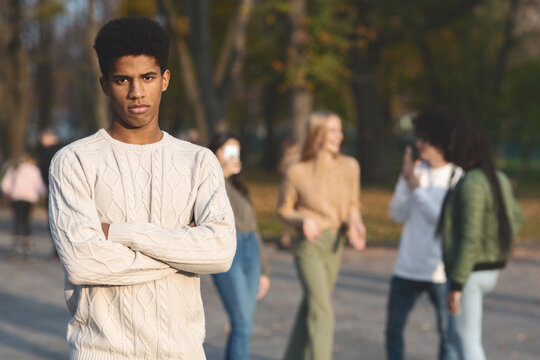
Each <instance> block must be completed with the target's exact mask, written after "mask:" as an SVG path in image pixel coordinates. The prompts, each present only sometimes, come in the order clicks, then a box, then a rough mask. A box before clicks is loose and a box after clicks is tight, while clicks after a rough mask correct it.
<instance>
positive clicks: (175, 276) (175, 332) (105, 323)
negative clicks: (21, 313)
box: [50, 18, 236, 360]
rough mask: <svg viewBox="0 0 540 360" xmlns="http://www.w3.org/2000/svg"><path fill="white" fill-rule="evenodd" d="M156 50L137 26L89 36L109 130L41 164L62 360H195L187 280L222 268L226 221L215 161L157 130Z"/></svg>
mask: <svg viewBox="0 0 540 360" xmlns="http://www.w3.org/2000/svg"><path fill="white" fill-rule="evenodd" d="M168 46H169V42H168V37H167V35H166V33H165V32H164V30H163V29H162V28H161V27H160V26H159V25H158V24H157V23H155V22H154V21H151V20H149V19H145V18H122V19H116V20H113V21H111V22H109V23H108V24H106V25H105V26H104V27H103V28H102V29H101V30H100V32H99V33H98V35H97V37H96V41H95V46H94V47H95V49H96V52H97V56H98V58H99V64H100V68H101V72H102V75H103V76H102V78H101V79H100V82H101V86H102V88H103V91H104V93H105V94H106V95H107V96H108V97H109V100H110V105H111V113H112V123H111V126H110V127H109V128H108V129H107V130H105V129H101V130H99V131H98V132H97V133H95V134H94V135H92V136H89V137H87V138H84V139H82V140H79V141H76V142H74V143H72V144H70V145H68V146H66V147H64V148H63V149H62V150H60V151H59V152H58V154H57V155H56V156H55V158H54V159H53V161H52V164H51V173H50V201H51V203H50V219H51V229H52V234H53V237H54V241H55V245H56V248H57V250H58V254H59V255H60V259H61V261H62V265H63V267H64V272H65V275H66V280H65V296H66V302H67V305H68V308H69V311H70V313H71V316H72V319H71V321H70V322H69V324H68V332H67V339H68V343H69V348H70V358H71V359H115V360H119V359H120V360H122V359H126V360H127V359H187V360H193V359H204V358H205V355H204V351H203V347H202V343H203V339H204V313H203V306H202V301H201V294H200V288H199V277H198V276H197V274H201V273H219V272H224V271H227V270H228V269H229V267H230V265H231V263H232V260H233V257H234V253H235V249H236V236H235V227H234V218H233V213H232V210H231V207H230V205H229V201H228V198H227V194H226V192H225V185H224V180H223V179H224V177H223V173H222V170H221V166H220V165H219V163H218V161H217V159H216V158H215V156H214V155H213V154H212V153H211V152H210V150H208V149H205V148H202V147H199V146H196V145H193V144H190V143H188V142H184V141H180V140H177V139H175V138H173V137H171V136H170V135H168V134H167V133H165V132H163V131H161V130H160V128H159V125H158V114H159V104H160V101H161V95H162V92H163V91H165V90H166V89H167V86H168V84H169V77H170V72H169V70H167V69H166V65H167V57H168ZM192 221H194V222H195V224H196V226H194V227H190V226H189V224H190V223H191V222H192Z"/></svg>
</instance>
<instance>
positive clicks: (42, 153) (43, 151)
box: [37, 129, 62, 258]
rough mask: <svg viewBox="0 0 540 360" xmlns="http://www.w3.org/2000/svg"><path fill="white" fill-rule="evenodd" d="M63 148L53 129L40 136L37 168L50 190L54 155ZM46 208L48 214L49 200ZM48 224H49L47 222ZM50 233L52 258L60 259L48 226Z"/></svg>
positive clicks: (44, 131)
mask: <svg viewBox="0 0 540 360" xmlns="http://www.w3.org/2000/svg"><path fill="white" fill-rule="evenodd" d="M61 148H62V143H61V142H60V139H59V138H58V136H57V135H56V134H55V132H54V131H52V130H51V129H45V130H43V131H42V132H41V133H40V134H39V143H38V146H37V166H38V168H39V171H40V173H41V177H42V179H43V183H44V184H45V186H46V187H47V188H49V166H50V165H51V160H52V158H53V157H54V154H56V152H57V151H58V150H60V149H61ZM45 206H46V207H47V213H48V212H49V200H48V199H47V200H46V201H45ZM47 223H48V222H47ZM47 230H48V231H49V239H50V240H51V245H52V249H51V256H52V257H54V258H58V253H57V252H56V249H55V247H54V243H53V240H52V236H51V235H50V229H49V227H48V226H47Z"/></svg>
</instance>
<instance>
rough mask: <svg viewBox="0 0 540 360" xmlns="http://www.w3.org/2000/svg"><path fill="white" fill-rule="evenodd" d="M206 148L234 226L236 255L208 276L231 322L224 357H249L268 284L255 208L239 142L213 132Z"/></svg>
mask: <svg viewBox="0 0 540 360" xmlns="http://www.w3.org/2000/svg"><path fill="white" fill-rule="evenodd" d="M210 150H212V151H213V152H214V154H216V157H217V158H218V160H219V163H220V164H221V167H222V169H223V175H224V176H225V188H226V190H227V195H228V197H229V201H230V203H231V207H232V209H233V213H234V218H235V225H236V241H237V244H236V254H235V256H234V260H233V263H232V266H231V268H230V270H229V271H228V272H226V273H222V274H214V275H212V277H213V279H214V284H215V285H216V288H217V289H218V292H219V295H220V296H221V300H222V301H223V305H224V306H225V309H226V311H227V315H228V316H229V320H230V322H231V332H230V333H229V338H228V340H227V349H226V352H225V359H227V360H247V359H249V342H250V336H251V330H252V323H253V314H254V313H255V307H256V304H257V299H261V298H263V297H264V296H265V295H266V292H267V291H268V288H269V287H270V278H269V275H270V272H269V269H268V266H267V264H266V258H265V257H264V256H263V252H262V246H261V236H260V234H259V232H258V229H257V221H256V218H255V210H254V209H253V205H252V203H251V200H250V198H249V194H248V190H247V187H246V186H245V184H244V182H243V181H242V177H241V174H240V172H241V171H242V162H241V161H240V141H239V140H238V139H237V138H236V137H235V136H233V135H232V134H229V133H218V134H216V135H215V136H214V137H213V139H212V142H211V144H210Z"/></svg>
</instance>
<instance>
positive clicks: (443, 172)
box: [389, 163, 463, 283]
mask: <svg viewBox="0 0 540 360" xmlns="http://www.w3.org/2000/svg"><path fill="white" fill-rule="evenodd" d="M414 173H415V175H416V176H417V177H419V183H420V185H419V186H418V187H417V188H415V189H414V190H412V191H411V190H410V188H409V185H408V184H407V181H406V180H405V179H404V178H403V176H402V175H400V177H399V179H398V182H397V184H396V187H395V190H394V195H393V197H392V200H391V202H390V208H389V212H390V217H391V218H392V219H393V220H394V221H395V222H397V223H404V226H403V231H402V233H401V238H400V242H399V251H398V257H397V260H396V264H395V265H394V274H395V275H397V276H399V277H402V278H405V279H409V280H416V281H428V282H434V283H444V282H446V275H445V272H444V265H443V260H442V245H441V239H440V236H436V235H435V232H436V229H437V223H438V220H439V215H440V213H441V207H442V203H443V200H444V196H445V195H446V192H447V190H448V188H449V186H451V185H452V186H453V185H455V183H456V182H457V181H458V180H459V178H460V177H461V175H462V173H463V172H462V170H461V169H460V168H459V167H456V166H455V165H453V164H450V163H449V164H446V165H444V166H442V167H439V168H430V167H429V166H428V165H427V164H425V163H422V164H421V165H419V166H417V167H416V168H415V169H414ZM451 177H452V178H451Z"/></svg>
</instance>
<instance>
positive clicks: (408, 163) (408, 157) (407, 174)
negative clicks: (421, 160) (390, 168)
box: [401, 146, 420, 190]
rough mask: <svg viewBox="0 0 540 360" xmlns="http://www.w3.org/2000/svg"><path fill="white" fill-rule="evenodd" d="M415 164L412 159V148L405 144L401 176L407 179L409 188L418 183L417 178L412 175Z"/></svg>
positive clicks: (416, 185) (412, 188) (413, 187)
mask: <svg viewBox="0 0 540 360" xmlns="http://www.w3.org/2000/svg"><path fill="white" fill-rule="evenodd" d="M415 166H416V162H415V161H413V157H412V148H411V147H410V146H407V147H406V148H405V154H403V165H402V167H401V173H402V174H403V177H404V178H405V181H407V184H408V185H409V188H410V189H411V190H414V189H416V188H417V187H418V186H419V185H420V182H419V180H418V178H417V177H416V176H415V175H414V167H415Z"/></svg>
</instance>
